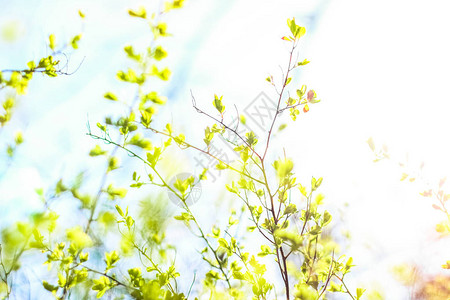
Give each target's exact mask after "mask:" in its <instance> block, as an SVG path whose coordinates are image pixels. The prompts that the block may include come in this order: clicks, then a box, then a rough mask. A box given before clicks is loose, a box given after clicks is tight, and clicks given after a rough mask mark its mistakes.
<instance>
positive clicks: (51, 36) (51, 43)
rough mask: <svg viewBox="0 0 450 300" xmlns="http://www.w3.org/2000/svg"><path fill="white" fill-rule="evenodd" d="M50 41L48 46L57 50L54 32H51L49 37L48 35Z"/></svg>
mask: <svg viewBox="0 0 450 300" xmlns="http://www.w3.org/2000/svg"><path fill="white" fill-rule="evenodd" d="M48 41H49V44H48V46H49V47H50V49H52V50H53V51H55V46H56V44H55V35H54V34H50V35H49V37H48Z"/></svg>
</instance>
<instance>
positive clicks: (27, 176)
mask: <svg viewBox="0 0 450 300" xmlns="http://www.w3.org/2000/svg"><path fill="white" fill-rule="evenodd" d="M141 3H144V1H115V0H108V1H103V0H98V1H83V0H80V1H52V0H46V1H38V0H15V1H6V0H0V69H10V68H15V69H17V68H22V67H25V65H26V62H28V61H29V60H32V59H37V58H40V57H42V56H44V55H45V54H48V49H47V45H46V43H47V39H48V35H49V34H51V33H54V34H55V36H56V37H57V39H58V37H60V38H61V41H62V40H64V39H65V38H66V39H67V38H69V37H70V36H72V35H74V34H77V33H80V32H82V33H83V39H82V41H81V42H80V49H79V50H78V51H76V52H74V53H68V58H69V60H68V63H69V65H68V70H69V71H71V70H72V71H73V70H75V69H77V67H78V66H79V65H80V64H81V66H80V67H79V69H78V70H77V71H76V72H75V73H74V74H73V75H71V76H61V77H58V78H56V79H53V80H49V79H46V78H41V77H40V76H36V79H34V80H32V82H31V84H30V87H29V93H28V95H27V96H23V97H21V98H20V106H19V108H18V109H17V111H16V114H15V116H14V119H13V120H12V123H11V124H10V125H9V126H10V127H9V128H10V130H7V131H3V132H1V133H0V141H1V145H2V146H3V145H4V142H3V141H5V142H6V141H9V140H11V139H12V135H13V133H14V131H15V130H22V131H23V132H24V137H25V143H24V145H23V146H21V147H20V149H18V153H17V155H16V156H15V157H14V160H13V161H12V162H8V164H7V163H6V156H5V155H4V154H1V155H0V201H1V207H2V209H1V210H0V225H1V226H5V225H7V224H10V223H11V222H12V221H14V220H17V219H19V218H22V217H24V216H26V215H27V214H28V213H30V212H32V211H33V210H35V209H38V208H39V207H40V206H41V204H40V202H39V201H38V199H37V198H38V196H37V195H36V193H35V189H36V188H46V187H47V186H48V185H49V184H50V183H54V182H56V181H57V180H58V179H59V178H61V177H65V178H71V177H74V176H75V175H76V174H78V173H79V172H80V171H85V172H87V173H88V175H89V176H90V178H93V179H92V180H91V181H90V183H88V185H92V186H96V185H98V180H97V181H96V179H95V174H96V169H97V168H98V169H101V166H102V165H101V164H98V165H97V164H96V162H93V161H92V160H89V158H88V156H87V155H86V154H87V153H88V152H89V149H91V148H92V147H93V145H94V144H95V141H93V140H92V139H90V138H89V137H87V136H86V135H85V133H86V132H87V128H86V123H87V121H88V120H89V121H90V122H91V123H92V124H95V123H96V122H97V121H101V120H102V119H103V117H104V116H105V114H107V113H109V112H111V111H114V110H116V112H120V108H117V107H113V106H110V105H109V104H107V103H106V104H105V101H104V100H102V98H103V94H104V93H105V92H106V91H111V90H113V91H114V92H117V93H119V95H120V96H122V97H126V96H127V95H128V94H127V93H128V91H127V90H126V89H125V90H124V89H120V90H119V88H118V87H117V86H118V84H117V81H116V80H115V78H114V74H115V73H116V71H117V70H119V69H121V68H123V67H124V66H126V65H127V61H126V58H125V57H124V55H123V47H124V46H125V45H127V44H133V45H139V44H142V43H145V42H146V41H145V39H146V38H148V35H147V33H146V31H144V30H145V29H143V28H142V26H140V24H139V23H138V22H134V21H133V20H130V18H129V17H128V15H127V9H128V8H130V7H138V6H139V5H140V4H141ZM146 5H147V3H146ZM449 9H450V4H449V3H448V1H444V0H442V1H438V0H429V1H413V0H412V1H411V0H410V1H400V0H394V1H392V0H391V1H388V0H378V1H357V0H343V1H338V0H323V1H321V0H317V1H315V0H308V1H265V0H264V1H261V0H259V1H253V0H250V1H238V0H229V1H208V0H188V1H186V5H185V8H184V9H182V10H180V11H177V12H176V13H173V14H171V15H170V16H168V18H167V22H168V24H169V31H170V32H171V33H172V34H173V37H171V38H170V39H167V40H166V41H165V42H164V46H165V47H166V49H167V50H168V52H169V57H168V60H167V64H168V65H169V67H170V68H171V69H172V71H173V78H172V80H171V81H170V84H169V85H166V86H161V87H160V88H161V89H163V91H164V94H165V95H167V97H168V99H169V102H168V107H167V108H166V109H165V110H164V111H163V112H162V114H163V116H165V118H166V120H164V121H162V123H163V122H166V121H171V122H173V124H174V126H175V127H176V128H177V129H179V130H180V131H183V132H184V133H185V134H186V136H189V135H192V136H197V135H198V134H199V131H200V134H201V128H202V127H203V126H204V125H205V124H208V120H206V119H203V118H200V117H199V116H198V115H196V113H195V112H194V110H193V109H192V107H191V99H190V90H192V91H193V93H194V94H195V95H196V98H197V102H198V104H199V105H200V106H203V107H207V106H208V107H209V106H210V102H211V100H212V96H213V94H214V93H217V94H219V95H224V103H225V104H228V105H230V106H231V105H232V104H236V105H237V107H238V108H239V110H240V111H243V110H244V108H245V107H247V106H248V105H250V104H251V103H252V101H254V100H255V98H257V97H258V95H259V94H260V93H261V92H264V93H265V95H267V96H268V97H269V98H271V99H273V100H274V101H275V95H276V94H275V92H274V90H273V88H272V87H271V86H270V85H268V84H267V82H266V81H265V78H266V77H267V76H268V75H273V76H274V77H275V78H280V76H281V71H280V66H281V67H284V66H285V65H286V62H287V58H288V45H287V43H286V42H284V41H282V40H281V37H282V36H283V35H286V34H288V28H287V26H286V19H287V18H291V17H295V18H296V21H297V24H301V25H302V26H305V27H306V29H307V34H306V35H305V36H304V37H303V38H302V39H303V40H302V42H301V44H300V49H301V50H300V59H303V58H306V59H308V60H310V61H311V63H310V64H308V65H307V66H306V67H304V68H302V69H301V71H300V72H299V73H297V75H296V76H295V77H294V78H293V83H291V84H296V85H298V86H300V85H301V84H306V85H308V87H309V88H313V89H315V90H316V92H317V94H318V96H319V98H320V99H322V102H321V103H320V104H318V105H314V106H313V107H312V108H311V110H310V112H309V113H308V114H304V115H301V116H300V118H299V119H298V120H297V122H296V123H293V124H290V125H289V126H288V127H287V129H285V130H284V133H283V134H282V135H281V134H279V135H277V136H276V138H275V140H274V143H273V146H272V148H271V149H272V154H271V155H272V158H276V157H278V156H280V155H282V153H283V149H285V151H286V154H287V156H289V157H292V158H293V160H294V162H295V164H296V165H295V171H296V172H297V174H298V176H299V178H300V180H302V179H303V180H304V181H306V182H307V181H308V180H309V178H310V177H311V176H315V177H324V183H323V189H322V192H324V193H325V195H326V200H327V201H326V205H328V207H330V210H332V211H333V212H334V216H335V219H334V220H335V221H334V222H335V225H336V232H337V234H341V235H343V236H347V237H349V239H346V240H345V241H346V242H345V244H346V245H347V249H346V252H347V253H348V254H349V255H351V256H353V257H354V261H355V264H356V265H357V267H356V268H355V269H354V271H353V275H351V276H350V278H351V279H352V280H353V283H354V284H355V285H356V284H360V285H364V286H365V287H366V288H368V289H369V290H371V289H374V290H378V291H379V292H380V294H381V295H383V296H384V297H385V298H386V299H408V298H409V297H410V292H411V289H410V288H409V287H404V286H402V284H401V283H400V282H399V281H398V280H396V279H395V278H396V276H395V274H393V272H392V268H393V266H395V265H398V264H401V263H407V264H414V265H416V266H417V267H418V268H419V269H420V270H421V271H420V272H422V273H424V274H429V275H430V276H431V275H436V274H441V273H445V272H444V270H442V269H441V264H442V263H443V262H445V261H446V260H447V259H449V257H448V255H449V253H450V251H449V249H450V244H449V240H448V239H440V238H439V236H438V234H437V233H436V232H435V225H436V224H437V223H438V222H439V221H440V220H441V219H442V216H441V213H440V212H438V211H436V210H434V209H433V208H432V207H431V204H432V201H431V200H430V199H428V198H423V197H421V196H420V195H419V192H421V191H423V190H424V188H425V184H426V183H431V184H434V183H437V182H439V179H440V178H443V177H445V176H447V175H448V174H450V158H449V157H450V156H449V153H450V143H449V141H450V136H449V131H448V130H449V128H450V118H449V117H448V116H449V108H450V105H449V102H450V96H449V92H448V85H449V82H450V75H449V70H450V57H449V53H450V41H449V39H448V29H449V28H450V18H448V12H449V11H450V10H449ZM78 10H82V11H83V12H84V13H85V15H86V18H85V21H84V22H80V20H79V17H78V14H77V11H78ZM157 88H158V87H157ZM120 93H121V94H120ZM130 93H131V92H130ZM131 95H132V94H131ZM281 123H291V122H289V118H288V116H287V114H286V115H285V116H283V118H282V120H281V121H280V124H281ZM370 137H372V138H373V140H374V141H375V143H376V145H377V147H381V145H382V144H385V145H387V148H388V149H389V150H388V151H389V154H390V157H391V159H390V160H382V161H380V162H377V163H374V162H373V160H374V158H375V157H374V154H373V152H372V151H371V150H370V148H369V147H368V145H367V143H366V141H367V140H368V139H369V138H370ZM124 159H125V160H126V159H127V158H126V157H125V158H124ZM398 162H402V163H405V167H400V166H399V165H398ZM423 162H424V167H423V168H422V171H421V173H420V174H421V176H422V177H423V178H424V180H420V182H419V180H417V182H412V183H409V182H404V181H400V178H401V175H402V173H403V172H410V173H415V172H418V171H419V170H420V166H421V164H422V163H423ZM130 164H131V165H132V162H131V161H130ZM195 164H196V163H195V159H193V158H192V157H190V158H189V157H180V158H179V163H178V164H176V165H177V166H178V169H176V170H174V173H176V172H183V171H186V170H190V169H192V166H195ZM405 168H406V171H405ZM100 172H101V170H100ZM414 176H416V175H414ZM217 177H218V180H217V181H216V182H209V183H206V184H204V185H203V187H202V188H203V191H202V196H201V197H200V199H199V200H198V202H197V203H196V204H195V206H193V207H194V208H195V210H197V211H198V213H199V214H201V218H202V219H203V220H204V222H211V221H212V220H211V219H214V218H215V217H214V216H220V213H221V209H223V207H221V206H220V205H219V204H217V202H218V201H219V200H220V199H223V198H226V197H227V196H226V194H225V193H224V194H223V195H217V194H216V193H215V192H214V191H215V190H216V189H217V184H222V183H221V182H223V181H226V180H227V177H226V175H222V174H217ZM117 180H120V178H117ZM127 180H129V178H127ZM140 193H141V194H142V193H146V191H143V192H142V191H141V192H140ZM147 193H149V192H148V191H147ZM212 198H214V199H213V200H212ZM169 205H170V204H169ZM211 207H214V212H215V214H211V213H210V211H211ZM71 209H74V208H71V207H68V208H67V211H68V214H70V211H71ZM170 210H171V211H177V210H178V208H177V207H176V206H173V207H170ZM173 234H174V236H176V237H178V236H177V230H174V231H173ZM178 238H179V237H178ZM189 242H190V241H181V242H180V241H179V243H189ZM178 256H179V257H180V258H181V259H180V260H183V258H184V257H188V252H187V253H186V254H184V253H179V254H178ZM447 275H448V271H447Z"/></svg>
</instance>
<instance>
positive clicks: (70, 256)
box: [0, 0, 364, 300]
mask: <svg viewBox="0 0 450 300" xmlns="http://www.w3.org/2000/svg"><path fill="white" fill-rule="evenodd" d="M183 2H184V1H179V0H177V1H170V2H167V3H166V4H165V7H164V11H159V12H155V13H150V11H148V9H147V8H145V7H139V8H137V9H130V10H128V14H129V15H130V16H131V17H133V18H135V21H136V22H138V21H139V22H141V23H142V24H143V26H145V27H147V26H150V32H149V34H150V38H149V39H148V40H149V44H148V46H147V48H144V49H137V48H136V47H135V46H133V45H128V46H126V47H125V48H124V51H125V55H126V56H127V57H128V58H129V61H130V64H131V65H130V67H127V68H126V71H123V70H119V71H118V72H117V73H116V74H115V75H116V79H117V80H119V81H121V82H124V83H125V84H128V85H129V87H131V88H133V89H134V90H135V95H131V96H129V97H128V99H127V97H123V98H124V99H122V97H120V99H119V98H118V97H117V96H116V95H115V94H114V93H113V92H105V93H104V98H105V99H106V100H108V101H114V103H121V104H125V105H127V107H128V108H129V109H128V110H126V111H125V112H123V113H122V115H120V116H117V115H116V116H114V117H113V116H106V117H105V119H104V120H103V121H102V122H98V123H97V128H94V129H91V128H90V126H89V127H88V132H87V135H88V136H90V137H91V138H93V139H95V140H98V141H100V142H103V143H105V144H107V145H106V146H100V145H95V146H93V148H92V149H91V150H90V152H89V153H88V154H89V156H91V157H93V158H92V159H98V160H102V161H103V162H104V169H103V172H102V177H101V180H100V186H99V188H98V190H96V191H94V192H86V189H87V188H86V187H85V185H84V176H83V174H80V175H79V176H78V177H77V178H76V179H75V180H74V182H73V183H71V184H68V183H67V180H63V179H60V180H59V181H58V182H57V183H56V184H55V186H54V188H53V189H52V191H49V192H48V193H44V191H43V190H42V189H41V190H38V191H37V193H38V194H39V196H40V198H41V199H42V201H43V202H44V204H45V205H44V207H43V208H42V212H40V213H37V214H34V215H32V216H31V218H30V220H29V221H28V222H17V223H15V224H14V225H12V226H11V227H8V228H5V229H3V230H2V238H1V248H0V249H1V261H0V262H1V264H0V267H1V268H0V279H1V281H2V282H3V285H4V286H5V287H6V289H5V292H3V295H5V297H8V296H9V295H10V294H11V289H12V288H13V287H14V285H13V283H12V280H13V279H12V276H11V274H12V272H16V271H18V270H20V262H21V258H22V256H23V255H24V254H27V255H30V256H32V255H36V256H39V255H44V256H45V258H44V259H45V264H46V265H47V267H48V274H46V276H44V278H45V280H44V279H43V281H42V288H43V289H45V290H46V291H48V297H50V294H51V295H52V296H53V297H55V298H56V299H68V298H69V297H72V298H77V299H78V298H82V297H84V298H88V299H91V298H94V297H96V298H102V297H113V295H114V294H115V293H117V294H120V295H121V296H123V297H124V298H131V299H180V300H182V299H188V298H189V297H191V292H192V295H194V296H193V297H203V296H206V295H208V296H209V298H210V299H250V298H251V299H272V298H274V297H282V298H286V299H325V298H326V297H328V295H329V293H333V292H343V293H347V294H348V296H349V297H351V298H353V299H360V298H361V296H362V294H363V292H364V290H363V289H357V290H356V293H355V295H356V296H353V293H352V292H351V291H350V290H349V289H348V288H347V285H346V283H345V280H344V277H345V276H346V274H348V273H349V272H350V270H351V269H352V267H353V266H354V265H353V259H352V258H346V257H345V255H340V256H339V257H338V258H336V254H337V251H338V250H337V245H336V243H335V241H333V239H331V237H330V236H329V235H328V234H327V229H328V228H329V226H330V224H331V222H332V216H331V214H330V213H329V212H328V211H327V210H325V209H324V208H323V199H324V196H323V195H322V194H318V193H317V190H318V189H319V188H320V186H321V183H322V178H318V179H316V178H315V177H312V179H311V182H310V183H309V182H308V183H303V184H302V183H300V182H299V180H298V178H297V177H296V175H295V173H294V162H293V160H292V159H290V158H288V157H286V154H285V155H284V157H282V158H279V159H277V160H274V161H270V158H269V157H270V156H268V155H267V153H268V151H269V148H270V145H271V138H272V135H273V128H274V124H275V123H276V121H277V118H279V117H281V116H280V114H281V113H282V112H283V111H284V110H288V109H289V110H290V113H291V117H292V118H293V119H294V120H295V119H296V118H297V116H298V115H299V114H300V111H299V110H298V107H303V112H304V113H306V112H308V111H309V106H308V104H315V103H318V102H319V101H320V100H318V99H317V95H316V92H315V91H314V90H307V88H306V85H302V86H301V87H300V88H296V87H292V88H293V89H294V90H295V91H296V94H297V96H298V98H291V97H287V96H286V95H287V94H288V91H287V89H288V88H287V86H288V84H291V85H293V83H292V77H290V76H291V74H290V73H291V71H293V70H294V69H295V68H297V67H299V66H304V65H306V64H307V63H309V61H307V60H303V61H302V62H296V61H295V59H294V57H295V55H294V52H295V50H296V47H297V45H298V41H299V39H300V38H301V37H302V36H304V34H305V32H306V30H305V28H304V27H301V26H298V25H297V24H296V23H295V20H294V19H292V20H288V27H289V30H290V32H291V34H292V35H291V36H289V37H285V38H283V39H284V40H286V41H289V42H290V43H291V47H292V48H291V52H290V55H289V67H288V70H287V71H286V74H284V78H282V79H283V80H282V83H283V84H282V86H281V89H280V90H281V92H280V93H279V99H278V103H277V111H276V113H275V116H274V118H273V120H272V121H273V122H272V125H271V128H270V129H269V131H268V133H267V135H266V136H258V137H257V136H256V134H255V133H254V132H252V131H247V132H245V134H242V135H241V134H239V133H238V131H237V129H235V128H230V127H228V126H227V125H226V124H225V123H224V120H225V118H226V117H227V111H226V109H225V105H224V104H223V96H220V97H219V96H217V95H214V100H213V107H214V108H215V109H216V110H217V112H218V113H219V114H220V118H216V117H215V116H214V115H209V114H208V113H206V112H204V111H203V110H202V109H200V108H198V107H197V106H196V104H195V98H194V99H193V104H194V108H195V109H196V111H197V112H199V113H201V114H204V115H206V116H207V117H209V119H210V120H211V121H213V123H214V124H211V125H209V126H206V127H205V129H204V138H203V142H204V143H205V144H206V150H202V149H204V147H202V146H195V145H194V144H193V143H191V141H190V137H189V136H185V135H184V134H183V133H177V132H176V128H175V129H174V128H173V127H172V125H171V124H170V123H169V124H167V125H166V126H165V128H164V129H158V128H157V127H156V126H157V125H154V123H155V122H153V120H154V119H155V118H156V117H157V116H158V109H157V108H158V107H159V106H162V105H164V104H165V103H167V99H166V97H164V96H163V95H161V94H160V93H159V92H157V91H152V90H148V89H147V87H148V86H152V83H153V82H155V81H156V82H162V81H168V80H169V79H170V76H171V71H170V70H169V69H168V68H167V67H161V66H159V64H160V63H161V62H163V60H164V58H165V57H167V51H166V50H165V49H164V48H163V47H162V46H161V45H158V46H154V43H155V41H156V40H158V41H160V40H161V38H163V37H168V36H170V34H169V33H168V31H167V24H166V23H164V22H162V20H161V17H162V16H163V13H164V14H165V13H167V12H170V11H172V10H174V9H177V8H180V7H182V5H183ZM79 16H80V17H81V18H84V17H85V16H84V14H83V13H82V12H79ZM80 39H81V34H78V35H76V36H74V37H73V38H72V39H70V40H69V42H68V43H67V44H68V45H70V46H71V47H72V48H73V49H77V48H78V47H79V41H80ZM56 45H57V43H56V38H55V36H54V35H50V36H49V48H50V49H51V50H52V51H55V49H56ZM157 64H158V66H157ZM58 67H59V61H58V60H56V59H55V55H54V54H52V55H50V56H48V57H44V58H42V59H41V60H39V61H38V62H30V63H28V69H24V70H17V71H2V72H1V73H0V88H2V89H3V88H8V89H13V90H15V93H16V94H17V95H20V94H22V93H24V92H25V91H26V87H27V84H28V81H29V80H31V78H32V74H33V73H36V72H41V73H43V74H45V75H47V76H49V77H55V76H57V75H60V74H63V73H62V72H61V70H60V69H59V68H58ZM5 73H8V74H9V75H8V76H7V75H5ZM267 81H268V82H269V83H270V84H272V85H273V86H275V83H274V80H273V76H269V77H268V79H267ZM120 95H123V94H122V93H120ZM283 103H286V105H284V104H283ZM14 106H15V97H11V98H7V99H5V101H3V109H4V113H3V115H1V116H0V121H1V125H2V126H4V124H6V122H8V121H9V120H10V119H11V115H12V110H13V108H14ZM138 114H140V118H136V115H138ZM216 114H217V113H216ZM240 121H241V122H242V123H245V118H244V117H243V116H240ZM157 124H159V123H157ZM282 126H283V128H284V127H286V126H287V125H286V124H283V125H282ZM282 126H280V129H279V130H282ZM91 130H92V131H91ZM94 130H95V131H96V132H98V134H97V133H95V132H94ZM226 132H227V133H231V134H234V135H235V136H236V137H237V138H238V139H239V140H240V141H241V142H242V143H241V144H240V145H237V144H235V143H233V142H231V141H229V143H230V146H231V148H232V149H234V150H233V151H235V152H236V154H237V155H238V157H239V158H240V159H239V160H237V161H236V162H233V163H229V162H226V161H224V160H222V159H221V158H220V157H217V156H216V155H215V154H213V153H212V151H211V143H212V142H213V140H214V138H216V137H217V136H218V135H221V136H223V137H224V134H225V133H226ZM155 136H157V138H156V137H155ZM202 136H203V134H202ZM260 141H262V142H260ZM22 142H23V137H22V135H21V134H18V135H16V138H15V143H14V145H12V146H11V150H8V151H9V152H8V153H12V154H13V153H14V149H15V147H17V146H18V145H20V144H21V143H22ZM175 146H176V147H177V148H179V149H180V151H183V150H186V149H190V150H194V151H197V152H200V153H202V154H204V155H207V156H209V157H210V158H211V159H213V160H214V161H215V162H216V164H215V168H217V169H219V170H224V171H226V172H230V173H231V174H233V176H232V177H230V178H231V179H230V182H228V183H227V184H226V186H225V188H226V190H227V191H228V192H229V193H230V194H229V195H231V196H232V198H233V199H232V202H231V206H233V207H234V206H236V205H237V206H239V208H240V210H239V211H240V212H239V213H238V212H237V210H236V209H231V212H230V213H229V214H225V213H224V215H225V217H224V222H220V220H218V222H217V224H214V226H212V228H205V226H204V225H203V224H201V221H200V220H199V219H198V218H197V212H196V211H195V210H193V209H191V207H190V206H189V203H188V201H187V199H188V198H189V197H190V196H191V195H192V193H193V191H194V190H195V187H196V186H197V185H198V184H199V181H200V180H206V179H207V176H206V173H207V171H208V170H207V169H206V168H205V169H203V170H202V172H201V175H200V176H199V178H197V177H196V176H189V177H187V178H185V179H176V180H175V181H174V182H167V181H166V178H167V176H168V174H166V173H165V169H164V167H163V162H164V161H165V160H167V159H170V153H171V152H169V151H167V149H169V148H170V147H172V149H173V151H176V150H175V149H174V148H175ZM172 149H171V150H172ZM277 150H281V149H277ZM12 154H11V155H12ZM121 154H127V155H128V156H129V157H131V158H134V159H135V160H136V161H137V162H139V163H141V164H142V166H143V167H145V168H146V171H147V174H146V176H140V175H138V174H142V172H140V171H139V170H130V168H128V165H122V164H121V160H120V159H119V157H120V155H121ZM275 155H279V153H275ZM124 164H126V161H125V160H124ZM270 165H272V166H273V169H272V168H271V167H270ZM268 166H269V167H268ZM118 170H122V171H123V172H129V176H130V177H129V178H132V181H131V183H130V184H127V186H128V185H129V187H130V188H131V189H138V188H140V187H142V186H143V185H152V186H153V187H155V188H158V189H162V190H165V191H170V192H171V193H172V194H173V195H174V196H175V197H177V198H178V199H179V200H180V206H181V210H182V211H181V212H180V213H179V214H178V215H176V216H175V217H174V218H169V214H168V213H167V203H164V202H163V200H162V197H158V196H155V195H154V194H152V195H151V196H150V199H146V200H144V201H142V202H141V207H140V210H139V209H135V208H136V207H135V205H134V206H133V207H132V208H131V205H132V204H133V203H132V202H131V201H130V198H131V197H130V196H129V195H130V194H131V193H130V192H129V189H128V188H124V187H123V186H124V185H125V184H124V183H122V182H120V183H118V184H117V185H116V184H115V183H113V182H112V181H113V180H112V178H113V175H114V174H115V173H116V172H118ZM131 174H132V175H131ZM69 182H70V181H69ZM120 186H122V187H120ZM58 201H60V202H62V201H74V202H75V203H76V205H77V206H76V207H77V209H78V210H79V211H78V212H79V213H80V215H82V216H83V218H79V219H76V220H74V221H76V222H75V224H72V222H68V221H67V220H65V219H64V220H59V217H60V214H59V213H58V212H57V205H55V203H56V202H58ZM134 204H135V203H134ZM127 205H130V209H129V208H128V206H127ZM169 219H170V222H169ZM173 219H175V221H181V222H180V225H182V224H184V226H185V227H187V231H191V232H192V233H193V236H194V237H197V238H198V239H199V243H201V244H202V247H204V248H203V250H201V251H198V260H199V261H201V262H202V263H203V266H202V268H201V269H200V271H199V273H200V276H201V278H200V280H198V281H196V280H195V278H194V281H193V282H192V284H191V286H190V288H189V289H188V290H183V291H182V290H181V289H182V288H181V286H183V289H184V286H185V285H179V284H178V282H177V281H178V280H180V278H181V280H183V281H184V282H187V281H188V280H190V278H191V275H192V274H180V273H179V272H180V271H178V270H177V262H176V253H177V251H183V249H179V248H178V249H177V247H176V245H171V244H169V243H168V242H167V240H166V229H167V227H168V226H174V224H173V223H172V220H173ZM58 221H59V222H58ZM175 221H173V222H175ZM241 225H242V226H241ZM249 239H251V240H252V242H251V243H252V244H253V243H256V244H257V246H258V247H256V249H257V250H256V251H255V250H254V249H252V247H247V244H250V242H249ZM107 240H108V241H115V242H113V243H105V241H107ZM269 269H270V270H275V271H276V272H277V273H278V275H279V276H278V278H274V277H273V276H271V275H269V274H270V273H269V272H268V270H269ZM0 290H1V289H0ZM355 297H356V298H355ZM191 298H192V297H191ZM195 299H198V298H195Z"/></svg>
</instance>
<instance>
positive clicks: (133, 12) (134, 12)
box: [128, 6, 147, 19]
mask: <svg viewBox="0 0 450 300" xmlns="http://www.w3.org/2000/svg"><path fill="white" fill-rule="evenodd" d="M128 14H129V15H130V16H132V17H136V18H142V19H146V18H147V11H146V10H145V8H144V7H143V6H141V7H139V9H138V10H132V9H129V10H128Z"/></svg>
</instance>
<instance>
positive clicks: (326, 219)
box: [322, 211, 332, 226]
mask: <svg viewBox="0 0 450 300" xmlns="http://www.w3.org/2000/svg"><path fill="white" fill-rule="evenodd" d="M331 219H332V217H331V214H330V213H329V212H328V211H325V212H324V213H323V223H322V226H327V225H328V224H329V223H330V222H331Z"/></svg>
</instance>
